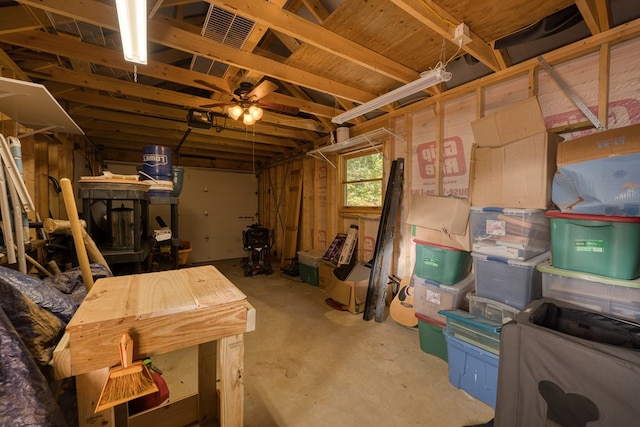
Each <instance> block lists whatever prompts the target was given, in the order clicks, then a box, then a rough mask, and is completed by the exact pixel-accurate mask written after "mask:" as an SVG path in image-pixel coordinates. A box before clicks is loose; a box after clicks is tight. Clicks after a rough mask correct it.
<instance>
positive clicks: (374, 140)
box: [307, 127, 396, 168]
mask: <svg viewBox="0 0 640 427" xmlns="http://www.w3.org/2000/svg"><path fill="white" fill-rule="evenodd" d="M389 136H396V135H395V134H394V133H393V132H391V131H390V130H389V129H387V128H384V127H382V128H379V129H375V130H372V131H370V132H367V133H363V134H362V135H358V136H354V137H351V138H349V139H346V140H344V141H342V142H337V143H335V144H331V145H325V146H324V147H320V148H316V149H315V150H311V151H308V152H307V155H309V156H311V157H315V158H316V159H322V160H326V161H327V162H329V163H331V162H330V161H329V159H327V157H326V156H325V154H326V153H333V152H335V151H342V150H346V149H348V148H354V147H357V146H359V145H365V144H367V143H368V144H369V145H371V146H372V147H373V148H376V146H378V145H380V144H382V142H384V140H386V139H387V138H389ZM331 165H332V166H333V167H334V168H335V165H334V164H333V163H331Z"/></svg>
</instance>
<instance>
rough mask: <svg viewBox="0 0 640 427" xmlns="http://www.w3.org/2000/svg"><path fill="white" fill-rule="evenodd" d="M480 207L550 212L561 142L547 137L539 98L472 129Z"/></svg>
mask: <svg viewBox="0 0 640 427" xmlns="http://www.w3.org/2000/svg"><path fill="white" fill-rule="evenodd" d="M471 129H472V130H473V137H474V139H475V144H474V149H473V152H472V154H471V165H472V167H471V171H472V172H471V178H470V181H471V182H470V190H471V191H470V193H471V203H472V204H473V205H474V206H483V207H488V206H492V207H500V208H522V209H524V208H533V209H548V208H549V207H551V184H552V181H553V175H554V173H555V171H556V156H557V148H558V143H559V142H560V141H562V138H560V137H559V136H557V135H555V134H552V133H548V132H546V128H545V123H544V117H543V116H542V111H541V110H540V106H539V105H538V101H537V99H536V98H535V97H532V98H529V99H527V100H525V101H522V102H518V103H516V104H514V105H512V106H509V107H507V108H504V109H502V110H500V111H497V112H496V113H494V114H491V115H490V116H487V117H485V118H482V119H479V120H476V121H475V122H472V123H471Z"/></svg>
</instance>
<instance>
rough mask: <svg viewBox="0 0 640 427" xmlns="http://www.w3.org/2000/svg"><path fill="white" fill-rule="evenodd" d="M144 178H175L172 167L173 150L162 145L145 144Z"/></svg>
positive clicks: (143, 158) (143, 152) (143, 154)
mask: <svg viewBox="0 0 640 427" xmlns="http://www.w3.org/2000/svg"><path fill="white" fill-rule="evenodd" d="M142 172H144V173H143V174H142V176H143V178H142V179H143V180H144V179H147V178H146V176H149V177H151V179H157V180H160V181H165V180H168V181H171V180H173V171H172V168H171V150H170V149H169V148H168V147H163V146H162V145H145V146H144V148H143V151H142Z"/></svg>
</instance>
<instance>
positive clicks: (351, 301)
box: [325, 263, 371, 314]
mask: <svg viewBox="0 0 640 427" xmlns="http://www.w3.org/2000/svg"><path fill="white" fill-rule="evenodd" d="M370 275H371V269H370V268H369V267H365V265H364V264H361V263H357V264H356V265H355V266H354V267H353V270H351V272H350V273H349V275H348V276H347V278H346V280H339V279H338V278H337V277H336V276H335V274H333V273H331V275H330V278H329V279H328V281H327V284H326V288H325V291H326V292H327V295H329V297H330V298H331V299H333V300H334V301H336V302H338V303H340V304H342V305H343V306H344V307H345V308H346V309H347V310H349V311H350V312H351V313H353V314H358V313H362V312H363V311H364V306H365V303H366V299H367V290H368V288H369V276H370Z"/></svg>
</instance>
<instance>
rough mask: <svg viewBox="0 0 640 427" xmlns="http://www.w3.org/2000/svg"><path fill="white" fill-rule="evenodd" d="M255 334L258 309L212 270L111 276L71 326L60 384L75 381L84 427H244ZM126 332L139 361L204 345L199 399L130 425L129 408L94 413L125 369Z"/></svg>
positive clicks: (61, 356)
mask: <svg viewBox="0 0 640 427" xmlns="http://www.w3.org/2000/svg"><path fill="white" fill-rule="evenodd" d="M253 329H255V310H254V309H253V307H251V305H250V304H249V303H248V302H247V299H246V296H245V295H244V294H243V293H242V292H241V291H240V290H239V289H238V288H236V287H235V286H234V285H233V283H231V282H230V281H229V280H228V279H227V278H226V277H225V276H223V275H222V274H221V273H220V272H219V271H218V270H217V269H216V268H215V267H213V266H202V267H193V268H187V269H181V270H169V271H162V272H157V273H146V274H134V275H129V276H117V277H109V278H105V279H100V280H98V281H97V282H96V283H95V285H94V286H93V288H92V289H91V291H90V292H89V293H88V294H87V296H86V298H85V299H84V301H83V302H82V304H81V305H80V307H79V308H78V310H77V311H76V313H75V315H74V316H73V318H72V319H71V321H70V322H69V324H68V325H67V328H66V334H65V337H64V339H63V340H62V341H61V342H60V344H59V345H58V347H57V348H56V351H55V352H54V366H55V369H56V374H57V376H58V377H66V376H70V375H75V376H76V385H77V394H78V417H79V424H80V426H95V425H100V426H111V425H154V427H163V426H167V427H169V426H174V425H175V426H178V425H186V424H189V423H192V422H194V421H195V422H197V423H198V424H199V425H216V424H217V423H219V425H220V426H238V427H240V426H242V423H243V399H244V386H243V380H244V378H243V369H244V366H243V358H244V335H243V334H244V333H245V332H248V331H252V330H253ZM125 332H128V333H129V334H130V335H131V337H132V338H133V340H134V352H135V353H134V360H140V359H143V358H144V357H148V356H153V355H159V354H165V353H169V352H172V351H176V350H180V349H184V348H186V347H193V346H197V348H198V365H197V366H198V394H197V396H192V397H191V398H190V399H184V401H173V400H170V402H169V404H168V405H163V406H161V407H159V409H156V410H153V411H148V412H147V413H145V414H142V415H141V416H135V417H133V418H131V419H130V418H129V417H128V414H127V411H126V405H120V406H118V407H116V408H115V409H108V410H105V411H102V412H99V413H97V414H95V413H94V408H95V406H96V402H97V400H98V397H99V395H100V390H101V388H102V386H103V384H104V382H105V381H106V378H107V375H108V371H109V367H111V366H114V365H117V364H119V363H120V358H119V353H118V342H119V339H120V337H121V336H122V334H123V333H125ZM218 399H219V400H218ZM194 410H195V411H196V413H195V414H193V413H192V412H193V411H194ZM190 412H191V413H190ZM145 417H146V418H145Z"/></svg>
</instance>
